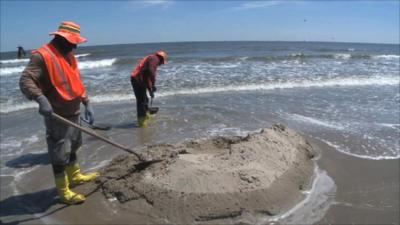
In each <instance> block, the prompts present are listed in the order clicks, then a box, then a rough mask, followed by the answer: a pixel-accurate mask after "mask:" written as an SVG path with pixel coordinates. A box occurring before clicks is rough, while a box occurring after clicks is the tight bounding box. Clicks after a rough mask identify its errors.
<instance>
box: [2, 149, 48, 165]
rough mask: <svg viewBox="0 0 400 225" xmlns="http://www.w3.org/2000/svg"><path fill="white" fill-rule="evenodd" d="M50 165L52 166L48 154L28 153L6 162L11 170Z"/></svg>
mask: <svg viewBox="0 0 400 225" xmlns="http://www.w3.org/2000/svg"><path fill="white" fill-rule="evenodd" d="M49 164H50V157H49V155H48V153H47V152H44V153H28V154H24V155H22V156H20V157H17V158H15V159H11V160H9V161H8V162H6V166H7V167H11V168H28V167H33V166H36V165H49Z"/></svg>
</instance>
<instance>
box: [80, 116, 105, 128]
mask: <svg viewBox="0 0 400 225" xmlns="http://www.w3.org/2000/svg"><path fill="white" fill-rule="evenodd" d="M81 121H83V122H85V123H86V124H87V126H88V127H90V128H92V129H94V130H109V129H111V125H108V124H102V123H96V124H90V123H89V121H87V120H86V119H85V118H83V117H81Z"/></svg>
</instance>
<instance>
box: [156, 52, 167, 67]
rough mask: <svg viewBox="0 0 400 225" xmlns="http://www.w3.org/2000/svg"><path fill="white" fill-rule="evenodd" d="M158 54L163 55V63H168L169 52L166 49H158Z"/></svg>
mask: <svg viewBox="0 0 400 225" xmlns="http://www.w3.org/2000/svg"><path fill="white" fill-rule="evenodd" d="M156 55H159V56H161V57H162V58H163V59H164V62H163V64H167V61H168V54H167V53H166V52H164V51H157V52H156Z"/></svg>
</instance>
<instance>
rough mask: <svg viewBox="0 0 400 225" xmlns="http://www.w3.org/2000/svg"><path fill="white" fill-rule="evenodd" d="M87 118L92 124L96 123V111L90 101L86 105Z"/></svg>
mask: <svg viewBox="0 0 400 225" xmlns="http://www.w3.org/2000/svg"><path fill="white" fill-rule="evenodd" d="M85 120H86V121H88V122H89V124H90V125H93V123H94V112H93V109H92V106H91V105H90V103H89V102H87V103H86V105H85Z"/></svg>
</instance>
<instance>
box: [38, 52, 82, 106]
mask: <svg viewBox="0 0 400 225" xmlns="http://www.w3.org/2000/svg"><path fill="white" fill-rule="evenodd" d="M36 52H38V53H40V55H41V56H42V57H43V59H44V62H45V64H46V68H47V71H48V73H49V77H50V80H51V83H52V84H53V86H54V88H55V89H56V90H57V93H58V94H59V95H60V96H61V97H62V98H63V99H64V100H66V101H70V100H74V99H76V98H78V97H80V98H84V97H86V90H85V86H84V85H83V83H82V80H81V75H80V73H79V69H78V62H77V61H76V58H75V56H74V55H73V54H72V53H69V54H68V58H69V59H70V61H71V65H70V64H69V63H68V62H67V60H66V59H65V58H64V57H63V56H62V55H61V53H59V52H58V50H57V49H56V48H55V47H54V46H53V45H51V44H47V45H44V46H43V47H41V48H39V49H37V50H35V51H33V53H36Z"/></svg>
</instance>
